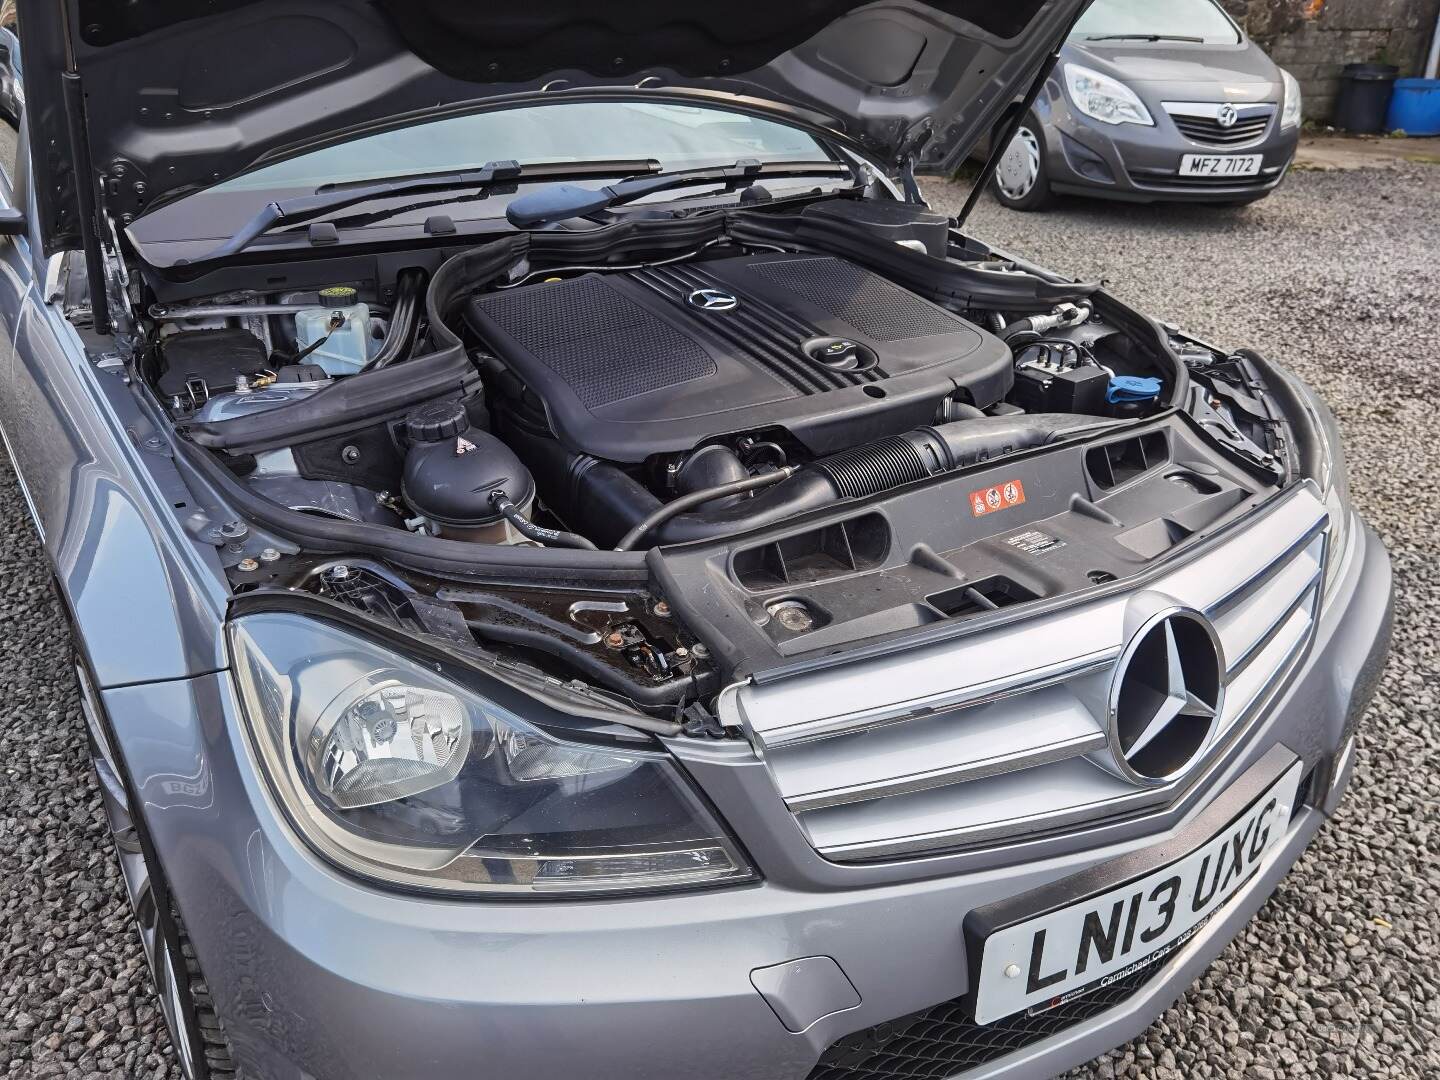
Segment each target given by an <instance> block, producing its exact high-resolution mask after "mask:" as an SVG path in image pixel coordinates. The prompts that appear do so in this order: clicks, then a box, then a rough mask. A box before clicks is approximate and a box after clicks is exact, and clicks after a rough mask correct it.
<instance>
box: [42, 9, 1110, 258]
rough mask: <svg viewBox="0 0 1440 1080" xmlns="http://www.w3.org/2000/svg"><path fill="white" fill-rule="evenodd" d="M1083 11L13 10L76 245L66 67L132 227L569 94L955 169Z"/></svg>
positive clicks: (61, 208) (108, 189)
mask: <svg viewBox="0 0 1440 1080" xmlns="http://www.w3.org/2000/svg"><path fill="white" fill-rule="evenodd" d="M1086 3H1087V0H1011V2H1010V3H1006V4H997V3H994V2H993V0H930V2H922V0H878V2H872V3H862V2H859V0H797V2H794V3H775V2H774V0H731V2H729V3H725V4H676V3H674V2H673V0H610V2H607V3H594V2H593V0H542V2H540V3H532V4H513V5H502V4H496V3H493V2H484V0H208V2H206V3H196V2H194V0H131V2H129V3H125V4H116V3H113V2H111V0H20V3H19V8H20V19H19V25H20V35H21V40H22V51H23V53H24V56H25V64H24V71H25V93H26V101H27V112H28V113H29V122H30V127H31V140H30V141H31V145H32V146H36V147H44V148H47V149H46V152H45V153H44V154H43V155H40V158H39V160H38V161H37V172H38V173H39V174H40V175H38V176H37V182H36V184H35V190H36V192H37V196H38V197H39V201H40V213H41V218H42V228H43V232H44V236H45V245H46V249H47V251H53V250H56V249H58V248H67V247H77V246H79V243H80V238H81V215H80V213H79V210H78V201H77V198H76V187H75V182H76V176H75V163H76V161H77V160H79V158H78V156H77V154H76V152H75V151H76V148H75V146H74V145H73V144H72V140H71V138H70V132H69V130H68V129H67V126H66V115H65V110H64V103H63V95H62V85H63V83H64V81H65V77H66V76H65V73H66V72H70V73H72V74H71V77H72V78H73V77H78V78H80V79H81V80H82V81H83V84H84V87H85V91H86V93H85V116H84V125H83V129H82V130H83V132H84V137H85V138H86V139H87V140H88V143H89V150H90V157H91V160H92V161H93V166H94V170H95V172H96V174H97V175H96V177H95V182H96V184H97V187H98V189H99V191H100V193H101V198H102V200H103V203H104V210H105V212H107V213H108V214H109V215H110V216H112V217H113V218H115V219H116V220H117V221H118V222H120V223H121V224H124V223H127V222H128V221H129V220H131V219H132V218H133V217H135V216H137V215H139V214H141V213H143V212H145V211H146V210H147V209H149V208H151V207H153V206H157V205H161V204H163V203H165V202H168V201H171V200H173V199H175V198H177V197H179V196H181V195H184V194H186V193H188V192H190V191H194V190H197V189H199V188H203V187H206V186H208V185H211V184H214V183H216V182H217V181H220V180H222V179H226V178H229V177H232V176H235V175H238V174H240V173H243V172H245V171H247V170H250V169H253V168H256V167H258V166H260V165H264V164H268V163H271V162H274V161H277V160H281V159H284V158H287V157H293V156H295V155H296V154H299V153H303V152H305V151H307V150H311V149H314V148H316V147H318V146H321V145H325V144H328V143H333V142H340V141H344V140H346V139H349V138H353V137H355V136H356V135H359V134H362V133H367V132H374V131H379V130H383V129H385V128H388V127H399V126H404V125H405V124H407V123H413V122H414V121H416V120H417V119H421V118H424V119H434V118H437V117H440V116H444V115H447V114H449V113H458V112H471V111H476V110H483V109H493V108H509V107H515V106H519V105H532V104H536V103H543V102H560V101H566V100H591V101H593V100H597V99H606V98H619V99H631V100H633V99H636V98H643V99H647V100H670V101H676V102H683V103H689V104H696V105H699V104H706V103H709V104H712V105H715V106H717V107H721V108H726V109H732V110H736V111H740V112H748V113H752V114H755V115H762V116H771V117H774V118H777V119H780V120H783V121H787V122H789V123H792V124H795V125H798V126H801V127H805V128H807V129H810V130H812V131H815V132H816V133H818V134H822V135H823V136H825V137H827V138H829V139H830V140H832V142H834V143H835V144H837V145H848V146H850V147H852V148H854V149H857V150H860V151H863V152H864V153H866V154H868V155H869V156H871V157H873V158H876V159H878V160H879V161H881V162H884V163H887V164H888V165H890V166H892V167H894V168H896V169H898V168H900V167H901V166H903V165H905V164H907V163H909V162H913V164H914V166H915V167H916V169H917V171H920V172H931V173H948V172H950V171H953V170H954V169H955V168H956V167H957V166H958V165H959V164H960V163H961V162H962V161H963V160H964V159H965V158H966V157H967V156H968V154H969V153H970V151H971V150H972V149H973V148H974V146H975V145H976V144H977V142H978V141H979V140H980V139H981V137H982V136H983V135H984V133H985V132H987V131H989V130H990V129H991V128H992V127H993V126H994V124H995V122H996V121H997V120H998V118H999V117H1000V116H1001V114H1002V113H1003V112H1004V110H1005V109H1006V108H1007V107H1008V106H1010V105H1011V104H1012V103H1013V102H1014V101H1015V100H1016V99H1017V98H1019V97H1022V96H1023V95H1024V93H1025V91H1026V89H1027V88H1028V87H1029V86H1030V84H1031V83H1032V82H1033V80H1034V78H1035V76H1036V73H1037V72H1038V71H1039V70H1040V68H1041V67H1042V65H1044V64H1045V63H1047V62H1048V60H1049V58H1050V55H1051V54H1052V53H1053V51H1054V50H1055V49H1056V48H1057V47H1058V46H1059V44H1060V42H1061V40H1062V39H1063V38H1064V36H1065V34H1066V33H1067V31H1068V30H1069V28H1070V26H1071V25H1072V24H1073V22H1074V20H1075V19H1076V18H1077V17H1078V16H1079V14H1080V12H1081V11H1082V10H1083V9H1084V8H1085V6H1086ZM242 58H243V59H242Z"/></svg>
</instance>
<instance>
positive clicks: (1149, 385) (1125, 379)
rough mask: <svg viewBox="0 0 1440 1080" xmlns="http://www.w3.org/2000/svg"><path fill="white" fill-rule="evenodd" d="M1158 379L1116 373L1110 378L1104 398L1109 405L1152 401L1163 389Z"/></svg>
mask: <svg viewBox="0 0 1440 1080" xmlns="http://www.w3.org/2000/svg"><path fill="white" fill-rule="evenodd" d="M1164 385H1165V384H1164V383H1162V382H1161V381H1160V380H1159V379H1142V378H1139V377H1138V376H1135V375H1116V376H1115V377H1114V378H1113V379H1111V380H1110V390H1109V392H1108V393H1107V394H1106V395H1105V400H1106V401H1108V402H1109V403H1110V404H1111V405H1127V404H1132V403H1134V402H1140V401H1154V400H1155V399H1156V398H1158V397H1159V396H1160V391H1161V390H1163V389H1164Z"/></svg>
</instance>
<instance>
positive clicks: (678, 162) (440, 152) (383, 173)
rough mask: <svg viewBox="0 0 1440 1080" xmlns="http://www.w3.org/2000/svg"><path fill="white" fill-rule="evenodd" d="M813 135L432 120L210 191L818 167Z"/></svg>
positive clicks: (705, 117)
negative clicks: (577, 167)
mask: <svg viewBox="0 0 1440 1080" xmlns="http://www.w3.org/2000/svg"><path fill="white" fill-rule="evenodd" d="M826 157H828V155H827V154H826V153H825V151H824V150H823V149H822V148H821V146H820V144H819V143H818V142H817V141H816V140H815V139H814V138H813V137H812V136H810V135H807V134H806V133H805V132H803V131H798V130H796V129H795V128H790V127H786V126H785V125H783V124H777V123H775V122H773V121H770V120H760V119H757V118H755V117H750V116H744V115H741V114H739V113H731V112H722V111H720V110H718V109H705V108H697V107H694V106H689V105H669V104H661V103H656V102H617V101H610V102H568V103H563V104H555V105H537V106H532V107H528V108H520V109H509V110H505V111H503V112H489V113H476V114H474V115H470V116H453V117H449V118H448V119H445V120H432V121H430V122H428V123H422V124H415V125H412V126H411V127H407V128H401V129H399V130H396V131H387V132H384V133H382V134H379V135H369V136H366V137H364V138H360V139H354V140H352V141H350V142H346V143H340V144H338V145H336V146H330V147H326V148H325V149H323V150H316V151H314V152H312V153H309V154H303V155H301V156H300V157H296V158H292V159H291V160H289V161H284V162H280V163H279V164H276V165H267V166H265V167H264V168H260V169H256V170H255V171H254V172H250V173H246V174H245V175H244V176H240V177H236V178H235V179H233V180H228V181H226V182H224V183H221V184H217V185H215V186H214V187H213V188H211V189H210V190H211V191H222V192H223V191H253V190H257V189H267V188H306V187H310V188H314V187H319V186H320V185H322V184H334V183H347V182H350V181H354V180H378V179H383V178H385V177H391V176H408V175H411V174H415V173H432V172H449V171H452V170H460V169H474V168H478V167H480V166H481V165H484V164H485V163H487V162H490V161H510V160H514V161H518V162H520V164H522V165H525V164H536V163H540V162H562V161H606V160H614V159H626V160H634V159H637V158H654V159H655V160H656V161H658V162H659V163H660V165H661V166H662V167H663V168H664V169H666V170H675V169H689V168H698V167H700V166H705V165H728V164H730V163H732V162H734V161H736V160H739V159H741V158H756V159H758V160H760V161H816V160H824V159H825V158H826Z"/></svg>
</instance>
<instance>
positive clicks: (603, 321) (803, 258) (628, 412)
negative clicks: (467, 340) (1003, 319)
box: [469, 254, 1013, 462]
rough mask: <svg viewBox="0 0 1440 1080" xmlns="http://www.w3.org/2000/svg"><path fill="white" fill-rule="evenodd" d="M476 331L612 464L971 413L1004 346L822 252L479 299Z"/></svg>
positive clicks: (824, 437)
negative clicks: (956, 396) (717, 443)
mask: <svg viewBox="0 0 1440 1080" xmlns="http://www.w3.org/2000/svg"><path fill="white" fill-rule="evenodd" d="M469 319H470V322H471V325H472V328H473V329H474V330H475V331H476V333H478V334H479V335H480V337H481V338H483V339H484V340H485V342H486V343H487V344H488V345H489V346H490V348H491V349H492V350H493V351H494V352H495V354H496V356H498V357H499V358H500V359H501V360H502V361H503V362H504V364H505V365H506V366H507V367H508V368H510V369H511V370H512V371H513V372H514V373H515V374H516V375H517V376H518V377H519V378H520V379H521V380H523V381H524V382H525V384H526V385H527V386H529V388H530V389H531V390H532V391H534V392H535V393H536V394H537V395H538V396H539V397H540V398H541V399H542V400H543V401H544V402H545V406H546V409H547V411H548V413H549V417H550V423H551V426H552V427H553V428H554V430H555V433H556V435H557V437H558V438H559V439H560V441H561V442H562V443H563V444H564V445H565V446H566V447H567V448H569V449H571V450H574V451H578V452H583V453H589V454H594V455H595V456H596V457H600V458H605V459H608V460H611V461H622V462H637V461H643V460H644V459H645V458H647V457H649V456H650V455H652V454H658V453H670V452H679V451H684V450H688V449H690V448H692V447H694V446H695V445H696V444H697V443H700V442H703V441H704V440H706V439H709V438H712V437H714V436H717V435H725V434H731V433H735V432H743V431H753V430H757V429H762V428H767V427H781V428H784V429H786V430H787V431H789V432H790V434H791V435H793V436H794V437H795V438H796V439H798V440H799V441H800V442H801V443H803V444H804V445H805V446H806V447H808V448H809V450H810V451H811V452H812V453H815V454H824V453H828V452H831V451H834V450H839V449H842V448H844V447H849V446H854V445H856V444H858V443H862V442H867V441H870V440H872V439H875V438H879V437H882V436H885V435H889V434H894V433H898V432H901V431H907V430H909V429H911V428H914V427H917V426H920V425H923V424H928V423H931V422H932V421H933V420H934V418H935V412H936V408H937V406H938V404H939V402H940V400H941V399H942V398H944V397H946V396H948V395H950V394H952V393H954V392H955V391H957V390H964V391H966V392H968V394H969V396H970V400H971V401H972V402H973V403H974V404H975V405H978V406H980V407H982V408H984V407H986V406H988V405H992V404H994V403H995V402H997V401H999V400H1000V399H1001V398H1003V397H1004V396H1005V394H1006V392H1007V391H1008V390H1009V388H1010V386H1011V383H1012V381H1013V372H1012V360H1011V356H1010V350H1009V349H1008V348H1007V347H1006V345H1005V344H1004V343H1003V342H1001V341H1000V340H998V339H997V338H995V337H993V336H992V335H990V334H988V333H986V332H984V331H983V330H981V329H979V328H978V327H976V326H975V325H974V324H973V323H970V322H967V321H966V320H965V319H962V318H960V316H958V315H955V314H953V313H951V312H949V311H946V310H945V309H944V308H941V307H938V306H937V305H935V304H932V303H930V302H929V301H927V300H923V299H921V298H920V297H918V296H915V295H914V294H913V293H910V292H907V291H906V290H904V289H902V288H900V287H899V286H898V285H895V284H893V283H891V282H890V281H887V280H886V279H885V278H882V277H880V276H879V275H877V274H873V273H871V272H870V271H868V270H865V269H863V268H862V267H860V266H857V265H855V264H854V263H850V262H847V261H845V260H843V259H838V258H834V257H832V256H829V255H796V254H778V255H769V254H767V255H751V256H743V257H738V258H730V259H717V260H711V261H707V262H689V263H681V264H675V265H672V266H656V267H647V268H645V269H643V270H633V271H620V272H613V273H592V274H586V275H584V276H581V277H575V278H569V279H566V280H564V281H555V282H546V283H539V284H534V285H524V286H520V287H517V288H514V289H510V290H507V291H504V292H496V293H489V294H485V295H481V296H477V297H475V298H474V300H473V301H472V302H471V304H470V307H469Z"/></svg>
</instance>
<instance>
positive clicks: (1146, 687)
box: [1109, 608, 1225, 785]
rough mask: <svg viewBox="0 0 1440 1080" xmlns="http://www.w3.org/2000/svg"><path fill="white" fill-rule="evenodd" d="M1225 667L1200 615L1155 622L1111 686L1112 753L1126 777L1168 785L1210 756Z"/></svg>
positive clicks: (1186, 613) (1169, 615) (1168, 615)
mask: <svg viewBox="0 0 1440 1080" xmlns="http://www.w3.org/2000/svg"><path fill="white" fill-rule="evenodd" d="M1224 670H1225V666H1224V661H1223V658H1222V653H1221V649H1220V641H1219V638H1218V637H1217V636H1216V634H1215V628H1214V627H1213V626H1211V625H1210V622H1209V620H1207V619H1206V618H1205V617H1204V616H1203V615H1201V614H1200V613H1199V612H1196V611H1191V610H1189V609H1187V608H1171V609H1169V610H1166V611H1162V612H1160V613H1159V614H1157V615H1155V616H1154V617H1152V618H1151V619H1149V620H1148V621H1147V622H1146V623H1145V625H1144V626H1142V627H1141V628H1140V631H1139V633H1137V634H1136V635H1135V636H1134V637H1133V638H1131V639H1130V644H1129V645H1127V646H1126V647H1125V650H1124V652H1122V653H1121V655H1120V662H1119V663H1118V664H1117V665H1116V666H1115V675H1114V681H1113V682H1112V683H1111V686H1110V716H1109V726H1110V753H1111V755H1112V756H1113V759H1114V763H1115V765H1116V767H1117V768H1118V770H1119V772H1120V774H1121V775H1122V776H1124V777H1126V778H1128V779H1130V780H1134V781H1136V782H1137V783H1141V784H1146V785H1158V784H1168V783H1170V782H1171V781H1173V780H1177V779H1179V778H1180V777H1181V776H1184V775H1185V774H1186V773H1187V772H1189V771H1190V769H1192V768H1193V767H1194V766H1195V765H1196V764H1197V763H1198V762H1199V761H1200V759H1201V757H1202V756H1203V755H1204V753H1205V751H1206V750H1207V749H1209V747H1210V744H1211V741H1212V740H1213V739H1214V737H1215V728H1216V725H1217V723H1218V721H1219V718H1220V712H1221V708H1222V705H1223V704H1224V695H1225V684H1224V678H1223V673H1224Z"/></svg>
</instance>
